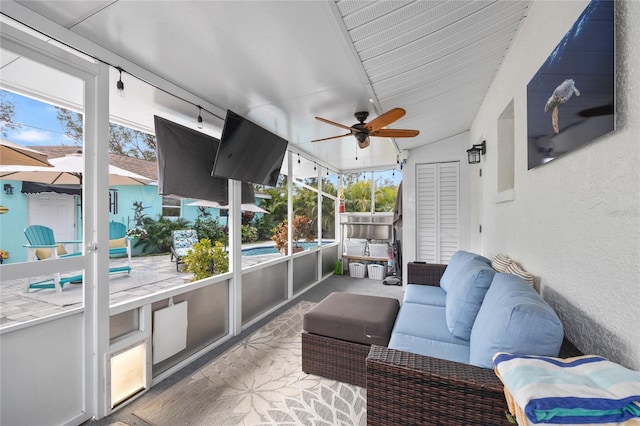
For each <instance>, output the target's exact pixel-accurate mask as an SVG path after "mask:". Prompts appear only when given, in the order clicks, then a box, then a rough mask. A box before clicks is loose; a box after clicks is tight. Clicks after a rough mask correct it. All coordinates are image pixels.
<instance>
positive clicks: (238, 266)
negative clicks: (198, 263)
mask: <svg viewBox="0 0 640 426" xmlns="http://www.w3.org/2000/svg"><path fill="white" fill-rule="evenodd" d="M241 204H242V182H240V181H237V180H232V179H229V216H228V218H227V219H228V222H229V265H231V271H233V278H232V279H231V284H230V285H231V289H230V290H231V291H230V292H229V306H230V307H231V309H229V314H230V315H231V318H230V323H229V328H230V329H231V330H232V332H233V335H234V336H237V335H238V334H240V332H242V230H241V225H242V218H241V213H240V212H241V209H242V207H241Z"/></svg>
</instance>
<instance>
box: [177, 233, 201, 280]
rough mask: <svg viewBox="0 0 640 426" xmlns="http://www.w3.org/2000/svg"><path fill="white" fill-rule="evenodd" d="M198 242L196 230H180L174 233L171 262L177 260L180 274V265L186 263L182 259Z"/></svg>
mask: <svg viewBox="0 0 640 426" xmlns="http://www.w3.org/2000/svg"><path fill="white" fill-rule="evenodd" d="M198 241H199V240H198V233H197V232H196V230H195V229H180V230H177V231H173V233H172V242H171V261H172V262H173V258H174V257H175V258H176V271H178V272H180V266H179V265H180V264H181V263H184V262H183V261H182V257H183V256H185V255H186V254H187V252H188V251H189V250H190V249H191V247H193V245H194V244H195V243H197V242H198Z"/></svg>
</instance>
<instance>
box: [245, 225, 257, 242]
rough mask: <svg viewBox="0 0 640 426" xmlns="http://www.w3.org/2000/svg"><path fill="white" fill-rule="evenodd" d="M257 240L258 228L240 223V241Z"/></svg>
mask: <svg viewBox="0 0 640 426" xmlns="http://www.w3.org/2000/svg"><path fill="white" fill-rule="evenodd" d="M256 241H258V230H257V229H256V228H255V227H253V226H251V225H242V242H243V243H254V242H256Z"/></svg>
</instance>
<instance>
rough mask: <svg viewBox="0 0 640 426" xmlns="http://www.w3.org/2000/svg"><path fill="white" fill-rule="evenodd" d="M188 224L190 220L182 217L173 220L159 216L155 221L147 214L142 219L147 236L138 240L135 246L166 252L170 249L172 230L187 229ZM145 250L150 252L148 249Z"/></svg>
mask: <svg viewBox="0 0 640 426" xmlns="http://www.w3.org/2000/svg"><path fill="white" fill-rule="evenodd" d="M190 225H191V222H189V221H188V220H186V219H184V218H178V219H176V220H173V219H167V218H165V217H163V216H160V217H159V218H158V220H157V221H156V220H153V219H152V218H150V217H148V216H147V217H145V218H144V219H143V227H144V230H145V231H147V238H145V239H144V240H138V241H137V242H136V245H135V246H136V247H141V248H142V249H143V250H145V249H148V248H154V249H155V250H157V252H158V253H168V252H169V251H170V250H171V243H172V236H171V233H172V231H175V230H178V229H188V228H189V227H190ZM145 251H146V252H150V251H148V250H145Z"/></svg>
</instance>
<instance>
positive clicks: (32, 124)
mask: <svg viewBox="0 0 640 426" xmlns="http://www.w3.org/2000/svg"><path fill="white" fill-rule="evenodd" d="M2 96H3V99H4V97H5V96H8V97H9V99H11V101H12V102H13V104H14V105H15V115H14V117H13V120H14V121H15V122H17V123H20V124H21V125H22V127H20V128H19V129H16V130H8V132H7V136H6V137H4V139H6V140H9V141H11V142H15V143H18V144H20V145H25V146H48V145H75V144H74V141H73V140H71V139H69V138H68V137H66V136H65V135H64V127H63V126H62V125H61V124H60V123H59V122H58V119H57V118H56V110H55V108H54V107H53V105H50V104H46V103H43V102H39V101H36V100H34V99H31V98H27V97H25V96H20V95H18V94H15V93H12V92H7V91H4V90H3V91H2Z"/></svg>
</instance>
